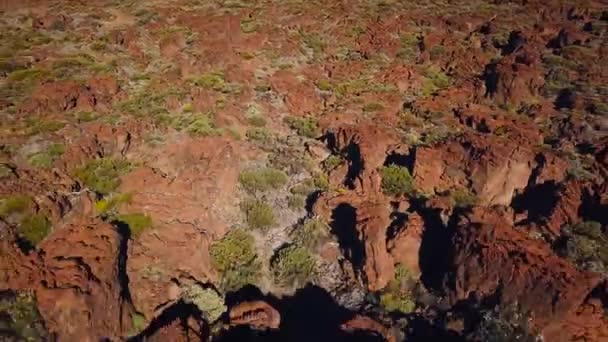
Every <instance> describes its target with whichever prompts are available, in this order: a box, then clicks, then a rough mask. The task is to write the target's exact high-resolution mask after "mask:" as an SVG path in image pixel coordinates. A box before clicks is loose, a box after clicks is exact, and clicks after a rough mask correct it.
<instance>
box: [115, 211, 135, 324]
mask: <svg viewBox="0 0 608 342" xmlns="http://www.w3.org/2000/svg"><path fill="white" fill-rule="evenodd" d="M112 225H114V227H115V229H116V230H117V231H118V234H119V235H120V242H119V243H120V244H119V247H118V265H117V270H118V283H119V284H120V294H119V295H120V303H121V305H120V322H121V324H123V325H124V324H125V322H130V320H131V317H130V316H131V314H133V313H134V311H135V308H134V306H133V300H132V298H131V292H130V290H129V275H128V273H127V259H128V258H129V255H128V250H129V240H130V239H131V230H130V229H129V226H128V225H126V224H124V223H122V222H118V221H115V222H112ZM122 330H123V331H124V330H125V328H124V327H123V329H122Z"/></svg>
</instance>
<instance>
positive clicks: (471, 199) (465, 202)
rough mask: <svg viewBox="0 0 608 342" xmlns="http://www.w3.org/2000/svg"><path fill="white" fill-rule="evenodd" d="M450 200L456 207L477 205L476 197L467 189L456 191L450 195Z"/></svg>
mask: <svg viewBox="0 0 608 342" xmlns="http://www.w3.org/2000/svg"><path fill="white" fill-rule="evenodd" d="M451 196H452V200H453V201H454V204H455V205H456V206H457V207H461V208H462V207H470V206H473V205H475V203H477V197H476V196H475V194H473V193H472V192H471V191H469V189H466V188H464V189H457V190H454V191H452V193H451Z"/></svg>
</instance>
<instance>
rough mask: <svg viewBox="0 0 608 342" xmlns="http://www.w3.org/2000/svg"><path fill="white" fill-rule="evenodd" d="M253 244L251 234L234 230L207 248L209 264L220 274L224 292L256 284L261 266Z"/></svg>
mask: <svg viewBox="0 0 608 342" xmlns="http://www.w3.org/2000/svg"><path fill="white" fill-rule="evenodd" d="M254 243H255V241H254V239H253V236H252V235H251V234H249V233H247V232H245V231H244V230H242V229H235V230H232V231H230V232H229V233H228V234H226V236H224V237H223V238H222V239H221V240H219V241H216V242H215V243H213V244H212V245H211V247H210V248H209V254H210V255H211V262H212V263H213V266H214V267H215V268H216V269H217V270H218V271H219V272H220V273H221V274H222V281H221V285H222V288H223V289H224V290H225V291H232V290H236V289H239V288H241V287H243V286H245V285H247V284H255V283H256V281H257V279H258V276H259V272H260V266H261V265H260V263H259V261H258V256H257V253H256V251H255V244H254Z"/></svg>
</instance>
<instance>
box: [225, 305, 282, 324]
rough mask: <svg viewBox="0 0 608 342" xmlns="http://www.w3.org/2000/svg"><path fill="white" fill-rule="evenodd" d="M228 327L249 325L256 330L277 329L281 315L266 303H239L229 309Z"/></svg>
mask: <svg viewBox="0 0 608 342" xmlns="http://www.w3.org/2000/svg"><path fill="white" fill-rule="evenodd" d="M228 315H229V317H230V325H249V326H251V327H253V328H256V329H278V328H279V325H280V324H281V315H280V314H279V312H278V311H277V310H276V309H275V308H273V307H272V306H270V305H269V304H268V303H266V302H264V301H260V300H256V301H250V302H243V303H239V304H238V305H236V306H233V307H232V308H230V312H229V313H228Z"/></svg>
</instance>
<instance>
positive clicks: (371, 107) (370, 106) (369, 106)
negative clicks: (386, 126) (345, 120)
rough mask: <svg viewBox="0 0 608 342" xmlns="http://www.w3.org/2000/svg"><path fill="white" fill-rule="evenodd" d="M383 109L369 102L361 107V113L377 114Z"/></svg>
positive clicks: (375, 103)
mask: <svg viewBox="0 0 608 342" xmlns="http://www.w3.org/2000/svg"><path fill="white" fill-rule="evenodd" d="M383 109H384V106H383V105H382V104H381V103H378V102H371V103H368V104H366V105H365V106H363V111H364V112H365V113H373V112H378V111H381V110H383Z"/></svg>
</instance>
